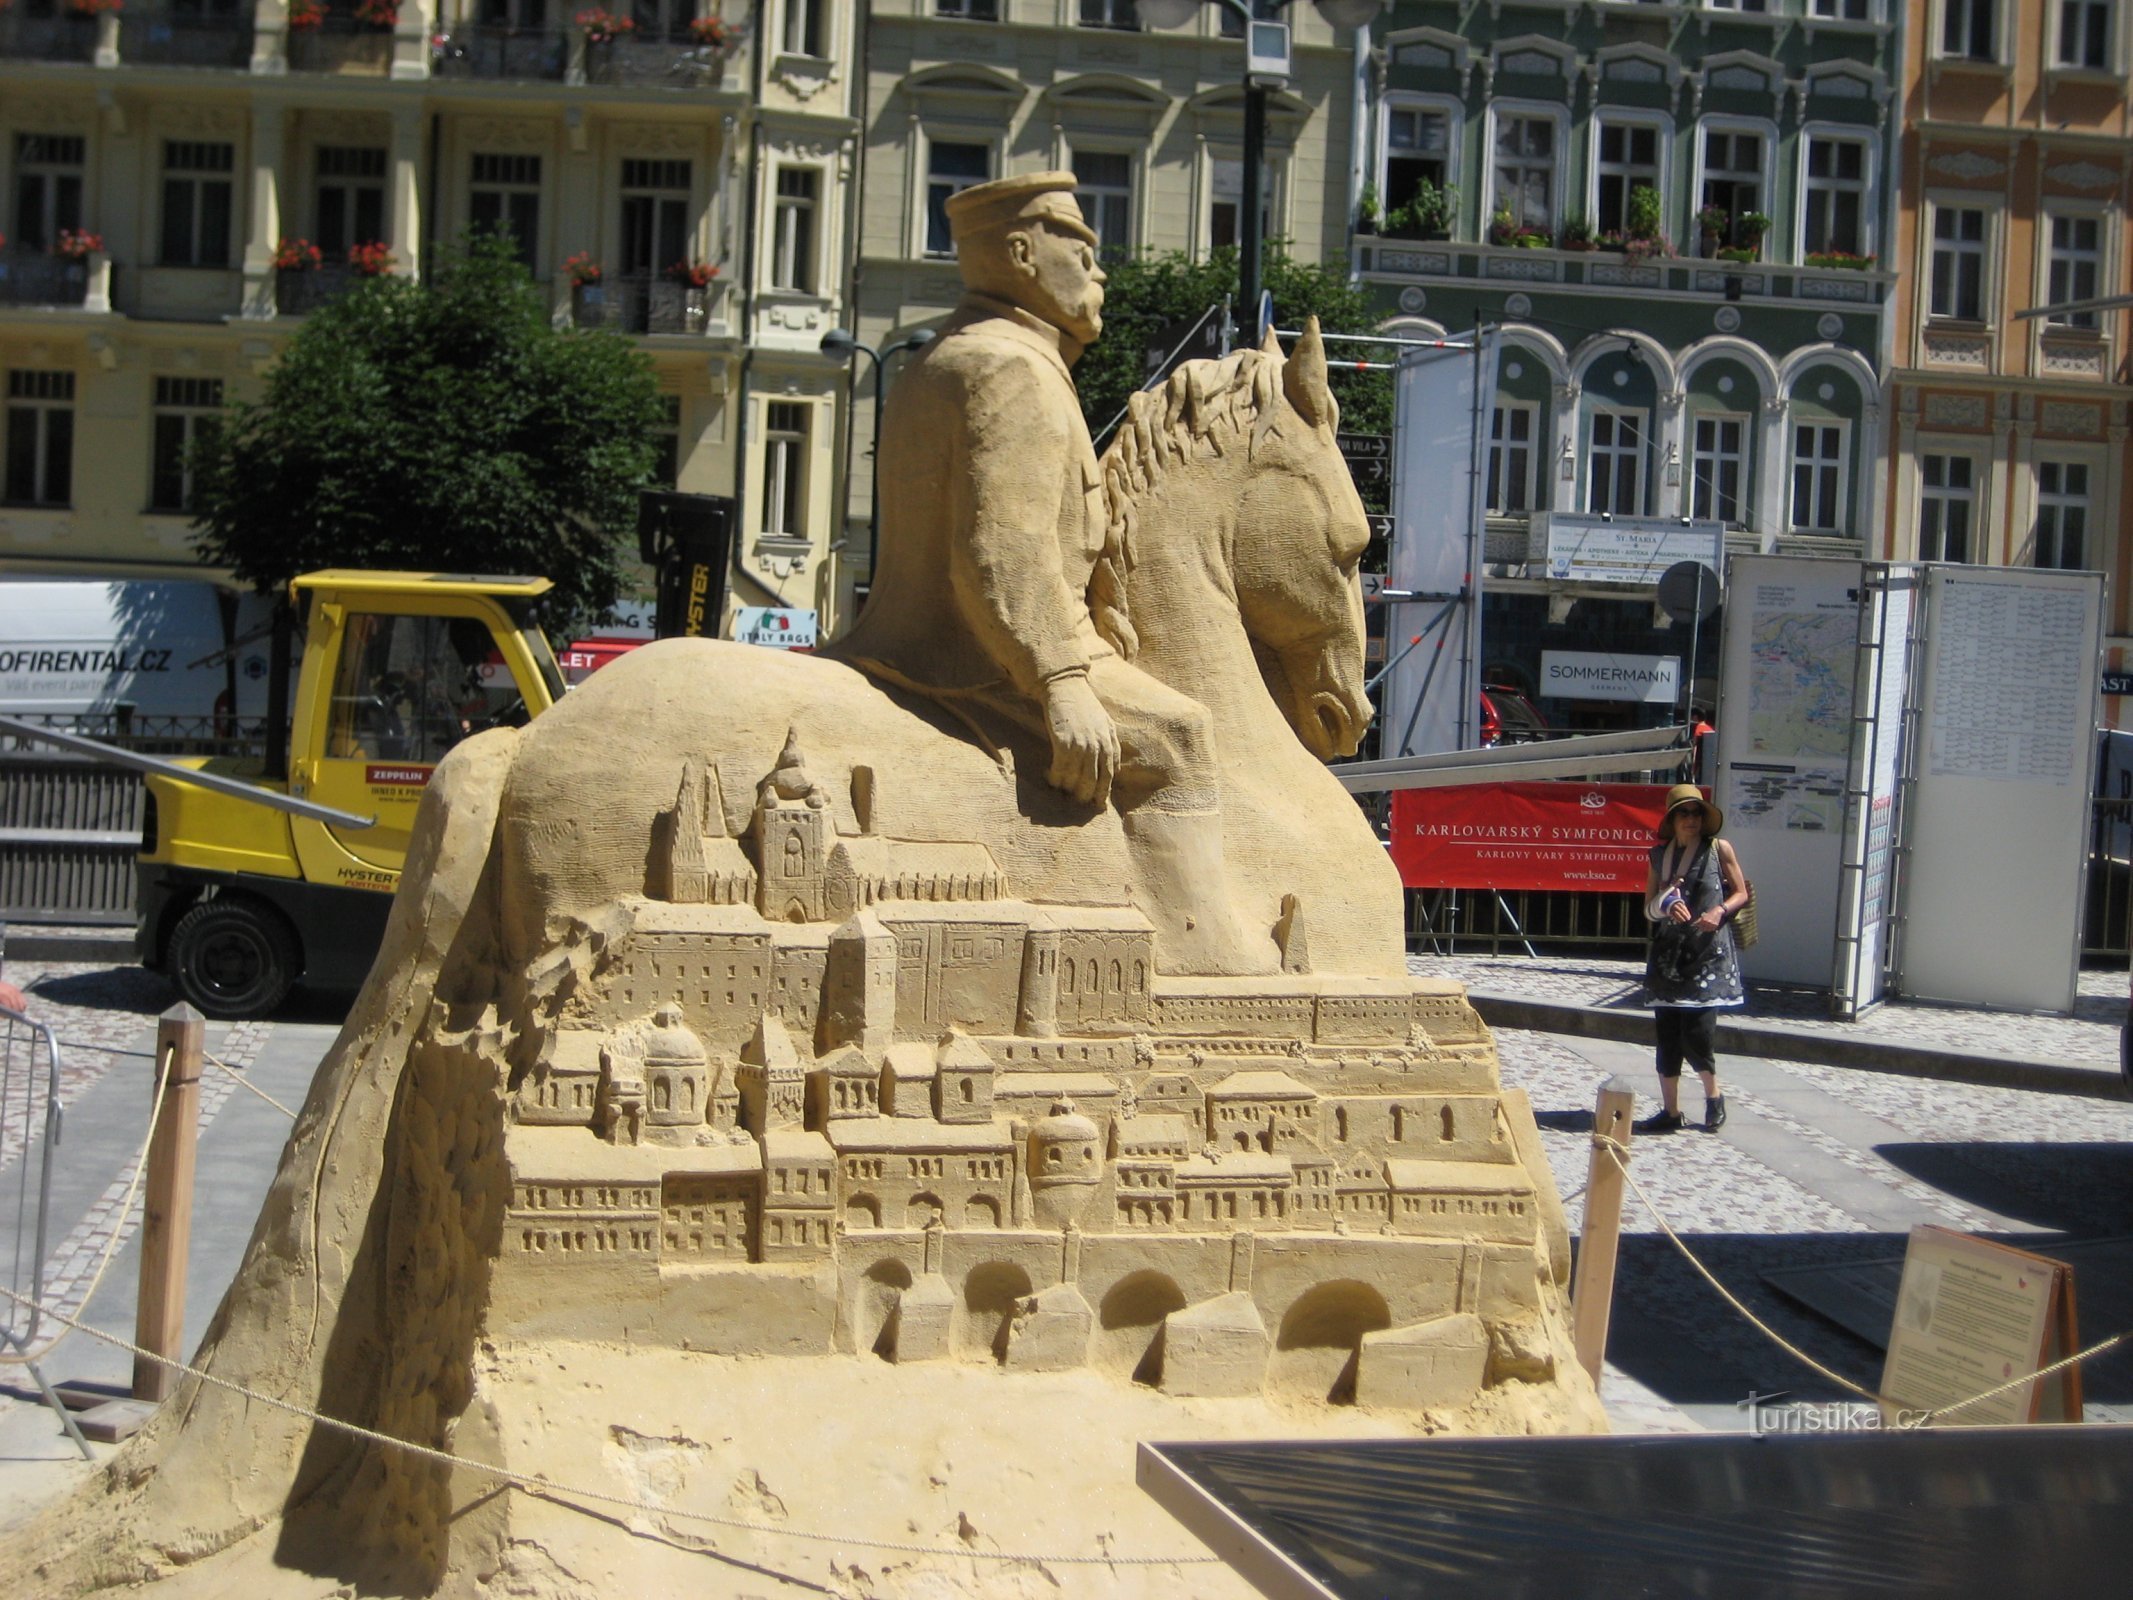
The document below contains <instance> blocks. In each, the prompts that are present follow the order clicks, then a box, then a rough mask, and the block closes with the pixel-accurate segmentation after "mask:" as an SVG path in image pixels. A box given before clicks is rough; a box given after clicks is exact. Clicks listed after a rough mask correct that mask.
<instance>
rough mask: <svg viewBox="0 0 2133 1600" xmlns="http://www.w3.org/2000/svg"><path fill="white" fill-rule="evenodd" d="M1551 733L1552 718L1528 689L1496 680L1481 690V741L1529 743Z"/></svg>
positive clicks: (1490, 742) (1489, 743)
mask: <svg viewBox="0 0 2133 1600" xmlns="http://www.w3.org/2000/svg"><path fill="white" fill-rule="evenodd" d="M1547 737H1548V719H1547V718H1546V717H1544V716H1542V715H1541V714H1540V712H1539V711H1538V710H1537V709H1536V708H1535V707H1534V704H1533V702H1532V701H1531V700H1528V699H1527V698H1526V696H1525V691H1524V690H1522V689H1519V688H1516V687H1514V686H1512V685H1510V684H1503V683H1492V684H1489V685H1487V686H1486V687H1485V688H1483V689H1482V691H1481V743H1482V747H1483V748H1484V749H1486V748H1487V747H1488V746H1490V745H1494V744H1528V743H1531V742H1532V741H1533V740H1535V739H1545V738H1547Z"/></svg>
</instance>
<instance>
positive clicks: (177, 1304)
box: [133, 1000, 207, 1400]
mask: <svg viewBox="0 0 2133 1600" xmlns="http://www.w3.org/2000/svg"><path fill="white" fill-rule="evenodd" d="M206 1040H207V1022H206V1019H205V1018H203V1017H202V1016H201V1015H200V1013H199V1012H197V1011H195V1010H194V1009H193V1008H192V1007H191V1006H189V1005H187V1004H186V1003H185V1002H184V1001H182V1000H181V1001H179V1002H178V1003H177V1004H176V1005H174V1006H172V1007H171V1008H170V1009H169V1010H168V1011H166V1012H164V1013H163V1015H162V1017H161V1019H160V1020H159V1021H158V1022H157V1024H156V1072H157V1074H158V1075H159V1076H160V1075H161V1074H163V1073H166V1072H167V1073H168V1074H169V1079H170V1081H169V1083H168V1084H167V1086H166V1087H165V1088H164V1090H163V1109H162V1112H161V1114H160V1115H159V1116H158V1117H157V1118H156V1126H155V1132H154V1134H153V1136H152V1137H151V1138H150V1140H149V1145H148V1176H147V1191H146V1193H145V1195H144V1196H143V1197H142V1202H141V1293H140V1300H139V1303H138V1306H137V1308H136V1310H135V1312H134V1335H133V1342H134V1343H135V1344H137V1345H139V1346H140V1347H141V1348H142V1349H144V1350H152V1351H154V1352H155V1353H156V1354H157V1355H160V1356H168V1357H170V1358H171V1359H172V1360H182V1359H184V1354H185V1353H184V1351H183V1349H182V1348H181V1346H182V1345H183V1343H184V1340H185V1269H186V1257H187V1255H188V1253H189V1252H190V1249H191V1245H192V1230H193V1166H194V1158H195V1155H196V1153H197V1150H198V1146H199V1139H200V1062H201V1055H202V1052H203V1049H204V1047H205V1044H206ZM154 1092H155V1087H154V1080H153V1079H151V1080H150V1084H149V1093H150V1094H151V1095H152V1094H153V1093H154ZM176 1387H177V1374H176V1373H175V1372H173V1371H172V1370H171V1369H170V1368H169V1367H166V1366H164V1365H163V1364H162V1363H161V1362H157V1361H150V1360H148V1359H147V1358H146V1357H145V1356H135V1357H134V1358H133V1395H134V1398H135V1399H136V1400H161V1399H163V1398H164V1397H165V1396H166V1395H168V1394H169V1393H170V1391H171V1390H172V1389H174V1388H176Z"/></svg>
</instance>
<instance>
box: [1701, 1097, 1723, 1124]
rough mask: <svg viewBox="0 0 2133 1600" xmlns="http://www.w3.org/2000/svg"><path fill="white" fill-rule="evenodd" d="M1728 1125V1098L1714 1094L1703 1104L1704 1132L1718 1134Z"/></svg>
mask: <svg viewBox="0 0 2133 1600" xmlns="http://www.w3.org/2000/svg"><path fill="white" fill-rule="evenodd" d="M1725 1125H1726V1097H1725V1096H1724V1095H1722V1094H1714V1095H1713V1096H1711V1098H1710V1099H1708V1100H1706V1101H1705V1102H1704V1103H1703V1131H1704V1132H1705V1133H1716V1132H1717V1131H1718V1130H1719V1129H1720V1128H1723V1127H1724V1126H1725Z"/></svg>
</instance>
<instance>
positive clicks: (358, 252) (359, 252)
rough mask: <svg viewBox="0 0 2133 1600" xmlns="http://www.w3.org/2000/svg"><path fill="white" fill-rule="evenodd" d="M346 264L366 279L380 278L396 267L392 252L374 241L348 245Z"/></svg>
mask: <svg viewBox="0 0 2133 1600" xmlns="http://www.w3.org/2000/svg"><path fill="white" fill-rule="evenodd" d="M348 264H349V266H351V267H353V268H354V269H355V270H356V271H357V272H358V273H360V274H362V276H364V277H366V278H382V277H384V276H385V275H386V274H387V273H388V272H390V271H392V269H393V268H394V267H395V266H397V265H398V263H397V262H396V261H394V260H393V253H392V251H391V250H390V249H388V248H387V247H386V246H385V245H384V244H383V243H381V242H379V241H378V240H375V239H373V240H372V241H371V242H370V243H368V244H352V245H350V246H349V247H348Z"/></svg>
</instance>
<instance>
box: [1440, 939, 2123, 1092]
mask: <svg viewBox="0 0 2133 1600" xmlns="http://www.w3.org/2000/svg"><path fill="white" fill-rule="evenodd" d="M1408 965H1409V967H1410V968H1411V969H1412V970H1413V971H1415V972H1418V973H1423V974H1426V975H1428V976H1430V977H1440V978H1457V979H1459V980H1460V981H1461V982H1462V983H1465V984H1466V985H1468V986H1469V987H1470V988H1475V989H1480V990H1483V991H1485V992H1487V993H1489V994H1501V995H1509V996H1515V997H1517V998H1519V999H1528V1000H1550V1001H1554V1002H1556V1003H1558V1004H1562V1005H1580V1006H1600V1007H1605V1008H1607V1009H1609V1010H1632V1011H1635V1010H1642V1009H1643V1008H1644V1000H1643V980H1644V963H1643V962H1642V961H1609V960H1602V959H1599V958H1597V957H1589V956H1587V957H1550V958H1543V959H1541V960H1537V961H1536V960H1532V959H1522V958H1520V957H1516V956H1411V957H1409V959H1408ZM2126 984H2127V975H2126V974H2125V973H2123V972H2106V971H2100V970H2095V971H2092V970H2084V971H2083V972H2082V973H2081V975H2080V979H2079V982H2078V986H2077V988H2078V992H2077V995H2076V998H2075V1002H2074V1014H2073V1015H2072V1016H2071V1017H2046V1016H2033V1015H2030V1014H2027V1013H2022V1012H2012V1011H1986V1010H1981V1009H1977V1008H1974V1007H1966V1006H1948V1005H1936V1004H1932V1003H1929V1002H1925V1001H1912V1000H1891V1001H1888V1002H1887V1003H1885V1004H1883V1005H1880V1006H1877V1007H1875V1008H1874V1009H1873V1010H1872V1011H1869V1012H1868V1013H1867V1014H1866V1015H1865V1016H1864V1017H1862V1018H1860V1019H1859V1020H1858V1021H1856V1022H1837V1021H1834V1020H1833V1019H1832V1018H1831V1017H1830V1015H1829V1000H1828V997H1827V996H1826V995H1824V994H1823V993H1821V992H1820V991H1819V990H1812V989H1795V988H1788V987H1783V986H1779V985H1772V984H1750V985H1749V986H1748V1003H1747V1005H1746V1006H1744V1007H1742V1008H1741V1009H1739V1010H1738V1011H1733V1012H1729V1013H1728V1016H1729V1017H1734V1018H1738V1019H1740V1020H1743V1021H1748V1022H1762V1023H1781V1024H1783V1025H1784V1026H1785V1027H1786V1028H1787V1029H1789V1030H1798V1031H1800V1032H1803V1033H1817V1034H1833V1035H1841V1036H1845V1037H1850V1038H1855V1039H1866V1040H1885V1041H1887V1042H1888V1043H1891V1044H1904V1045H1921V1046H1930V1047H1935V1048H1941V1049H1956V1050H1966V1051H1974V1052H1978V1053H1981V1054H1986V1055H1996V1056H2007V1057H2015V1058H2020V1059H2023V1060H2029V1061H2046V1062H2055V1061H2056V1062H2072V1063H2080V1064H2086V1065H2089V1066H2107V1067H2116V1066H2117V1065H2118V1027H2119V1024H2120V1023H2121V1022H2123V1021H2124V1020H2125V1015H2126Z"/></svg>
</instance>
